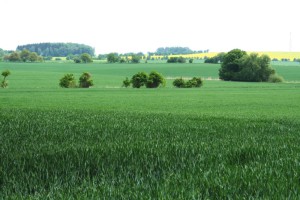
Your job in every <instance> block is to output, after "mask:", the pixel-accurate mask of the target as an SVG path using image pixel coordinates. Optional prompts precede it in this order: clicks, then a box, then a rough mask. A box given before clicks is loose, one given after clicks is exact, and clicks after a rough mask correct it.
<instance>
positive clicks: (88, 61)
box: [80, 53, 93, 63]
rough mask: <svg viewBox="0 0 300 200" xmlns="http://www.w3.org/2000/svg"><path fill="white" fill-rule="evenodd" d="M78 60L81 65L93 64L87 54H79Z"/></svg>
mask: <svg viewBox="0 0 300 200" xmlns="http://www.w3.org/2000/svg"><path fill="white" fill-rule="evenodd" d="M80 58H81V60H82V62H83V63H91V62H93V59H92V57H91V56H90V54H88V53H83V54H81V56H80Z"/></svg>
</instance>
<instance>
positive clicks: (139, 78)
mask: <svg viewBox="0 0 300 200" xmlns="http://www.w3.org/2000/svg"><path fill="white" fill-rule="evenodd" d="M147 81H148V75H147V74H146V73H145V72H139V73H137V74H135V75H133V76H132V78H131V83H132V87H134V88H140V87H142V86H144V85H146V84H147Z"/></svg>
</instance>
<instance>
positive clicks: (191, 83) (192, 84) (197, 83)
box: [185, 77, 203, 88]
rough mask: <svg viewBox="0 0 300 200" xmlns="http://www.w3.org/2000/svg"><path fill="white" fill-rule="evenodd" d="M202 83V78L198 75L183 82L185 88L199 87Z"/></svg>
mask: <svg viewBox="0 0 300 200" xmlns="http://www.w3.org/2000/svg"><path fill="white" fill-rule="evenodd" d="M202 85H203V81H202V79H201V78H200V77H199V78H197V77H193V78H192V79H190V80H188V81H187V82H186V84H185V87H186V88H193V87H201V86H202Z"/></svg>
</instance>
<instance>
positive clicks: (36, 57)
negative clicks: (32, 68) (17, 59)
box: [28, 52, 39, 62]
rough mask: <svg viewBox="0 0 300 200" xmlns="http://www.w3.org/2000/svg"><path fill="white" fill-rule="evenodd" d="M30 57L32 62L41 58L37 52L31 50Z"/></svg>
mask: <svg viewBox="0 0 300 200" xmlns="http://www.w3.org/2000/svg"><path fill="white" fill-rule="evenodd" d="M28 59H29V61H30V62H36V61H38V60H39V56H38V55H37V54H36V53H35V52H31V53H30V54H29V58H28Z"/></svg>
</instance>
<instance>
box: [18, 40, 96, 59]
mask: <svg viewBox="0 0 300 200" xmlns="http://www.w3.org/2000/svg"><path fill="white" fill-rule="evenodd" d="M23 49H27V50H29V51H31V52H36V53H37V54H38V55H41V56H44V57H48V56H52V57H66V56H68V55H70V54H72V55H81V54H83V53H88V54H90V55H92V56H93V55H94V54H95V49H94V48H92V47H90V46H88V45H85V44H77V43H39V44H26V45H19V46H18V47H17V51H22V50H23Z"/></svg>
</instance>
